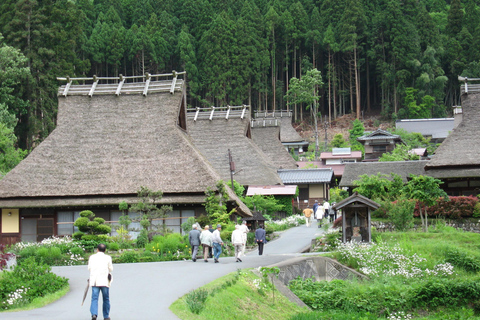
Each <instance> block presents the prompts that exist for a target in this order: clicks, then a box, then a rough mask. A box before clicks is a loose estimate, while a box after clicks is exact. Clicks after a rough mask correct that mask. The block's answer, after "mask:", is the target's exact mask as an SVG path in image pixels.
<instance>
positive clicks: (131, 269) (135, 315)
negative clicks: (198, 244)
mask: <svg viewBox="0 0 480 320" xmlns="http://www.w3.org/2000/svg"><path fill="white" fill-rule="evenodd" d="M321 232H322V231H321V229H319V228H317V225H316V222H314V223H313V224H312V226H310V227H309V228H307V227H306V226H305V225H302V226H299V227H296V228H292V229H289V230H287V231H284V232H282V233H281V236H280V238H278V239H276V240H275V241H271V242H269V243H267V244H266V245H265V247H264V252H263V256H259V255H258V250H254V251H251V252H249V253H248V254H247V256H246V257H244V258H243V259H242V260H243V262H241V263H240V262H238V263H236V262H235V260H234V258H220V263H213V259H210V262H208V263H205V262H204V261H203V260H197V262H195V263H193V262H192V261H171V262H150V263H132V264H115V265H114V266H113V268H114V270H113V276H114V281H113V283H112V286H111V288H110V299H111V304H112V309H111V318H112V319H113V320H132V319H162V320H170V319H172V320H173V319H175V320H176V319H178V317H177V316H175V315H174V314H173V313H172V312H171V311H170V310H169V309H168V308H169V306H170V305H171V304H172V303H173V302H174V301H176V300H177V299H178V298H180V297H181V296H183V295H185V294H186V293H188V292H189V291H191V290H193V289H196V288H199V287H201V286H203V285H205V284H207V283H209V282H212V281H213V280H215V279H217V278H219V277H222V276H224V275H226V274H228V273H230V272H234V271H236V270H237V269H239V268H254V267H259V266H268V265H271V264H274V263H277V262H280V261H284V260H286V259H290V258H293V257H295V256H298V255H300V252H301V251H302V250H303V249H304V248H306V247H308V246H309V245H310V243H311V240H312V239H314V238H315V237H317V236H318V235H320V233H321ZM52 270H53V271H54V272H55V273H56V274H58V275H60V276H64V277H67V278H68V279H69V283H70V292H68V293H67V294H66V295H65V296H64V297H62V298H61V299H59V300H58V301H56V302H54V303H52V304H50V305H48V306H45V307H43V308H40V309H35V310H31V311H22V312H7V313H1V314H0V318H1V319H2V320H11V319H35V320H47V319H48V320H51V319H53V320H57V319H58V320H60V319H62V320H65V319H69V320H77V319H79V320H80V319H90V311H89V309H90V293H89V294H88V296H87V299H86V300H85V304H84V305H83V306H81V300H82V297H83V291H84V289H85V286H86V279H87V278H88V270H87V267H86V266H72V267H53V268H52ZM100 303H101V302H100ZM99 309H100V310H101V306H100V307H99ZM99 319H102V318H101V317H99Z"/></svg>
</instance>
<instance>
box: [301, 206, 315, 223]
mask: <svg viewBox="0 0 480 320" xmlns="http://www.w3.org/2000/svg"><path fill="white" fill-rule="evenodd" d="M312 214H313V210H312V209H310V207H306V208H305V209H303V215H304V216H305V223H306V225H307V227H310V219H311V218H312Z"/></svg>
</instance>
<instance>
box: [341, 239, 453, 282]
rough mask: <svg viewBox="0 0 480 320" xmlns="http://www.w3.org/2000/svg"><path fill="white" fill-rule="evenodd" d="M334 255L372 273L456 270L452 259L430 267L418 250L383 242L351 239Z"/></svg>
mask: <svg viewBox="0 0 480 320" xmlns="http://www.w3.org/2000/svg"><path fill="white" fill-rule="evenodd" d="M335 255H336V258H337V259H338V260H339V261H340V262H341V263H345V264H348V265H350V266H352V267H353V268H355V269H357V270H359V271H360V272H362V273H363V274H365V275H368V276H370V277H376V276H401V277H404V278H419V277H424V276H436V277H446V276H449V275H453V274H454V270H453V265H451V264H450V263H444V264H437V265H436V266H435V267H434V268H433V269H429V268H427V266H426V264H427V260H426V259H424V258H422V257H420V256H418V255H417V254H416V253H413V254H411V253H409V252H407V250H404V249H402V248H400V247H399V246H393V247H391V246H388V245H386V244H384V243H380V244H365V243H356V242H349V243H345V244H341V245H339V246H338V247H337V250H336V251H335Z"/></svg>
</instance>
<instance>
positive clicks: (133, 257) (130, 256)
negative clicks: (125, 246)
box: [115, 251, 140, 263]
mask: <svg viewBox="0 0 480 320" xmlns="http://www.w3.org/2000/svg"><path fill="white" fill-rule="evenodd" d="M139 261H140V255H139V254H138V252H135V251H125V252H123V253H122V254H121V255H120V256H118V257H116V258H115V262H116V263H135V262H139Z"/></svg>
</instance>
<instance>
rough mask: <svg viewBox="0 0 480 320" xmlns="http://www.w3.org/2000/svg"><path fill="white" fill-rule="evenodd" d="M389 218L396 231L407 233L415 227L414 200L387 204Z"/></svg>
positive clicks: (402, 200)
mask: <svg viewBox="0 0 480 320" xmlns="http://www.w3.org/2000/svg"><path fill="white" fill-rule="evenodd" d="M384 205H386V210H387V213H386V215H387V217H388V219H389V220H390V221H391V222H392V224H393V226H394V227H395V230H396V231H406V230H408V229H410V228H412V227H413V210H414V209H415V201H414V200H406V199H401V200H398V201H394V202H391V203H388V202H386V203H385V204H384Z"/></svg>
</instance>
